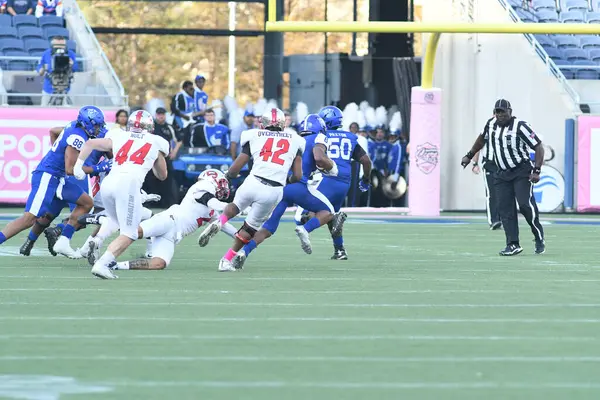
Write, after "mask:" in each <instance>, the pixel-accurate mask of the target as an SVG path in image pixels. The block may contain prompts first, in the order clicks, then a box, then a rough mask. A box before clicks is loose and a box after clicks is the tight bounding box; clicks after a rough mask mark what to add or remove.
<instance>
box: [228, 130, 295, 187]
mask: <svg viewBox="0 0 600 400" xmlns="http://www.w3.org/2000/svg"><path fill="white" fill-rule="evenodd" d="M240 145H241V146H242V151H243V150H244V146H247V147H249V151H250V156H251V157H252V160H253V165H252V170H251V171H250V175H254V176H257V177H260V178H264V179H269V180H272V181H275V182H279V183H281V185H285V181H286V180H287V176H288V173H289V171H290V168H291V167H292V163H293V162H294V159H295V158H296V156H297V155H302V153H303V152H304V147H305V146H306V141H305V140H304V138H302V137H301V136H299V135H297V134H294V133H290V132H279V131H269V130H265V129H249V130H247V131H244V132H242V138H241V140H240Z"/></svg>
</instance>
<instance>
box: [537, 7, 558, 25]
mask: <svg viewBox="0 0 600 400" xmlns="http://www.w3.org/2000/svg"><path fill="white" fill-rule="evenodd" d="M536 15H537V17H538V21H539V22H541V23H548V22H558V15H557V14H556V11H550V10H541V11H539V12H537V14H536Z"/></svg>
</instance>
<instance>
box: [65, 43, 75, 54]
mask: <svg viewBox="0 0 600 400" xmlns="http://www.w3.org/2000/svg"><path fill="white" fill-rule="evenodd" d="M67 49H69V50H73V51H74V52H75V53H77V42H76V41H74V40H67Z"/></svg>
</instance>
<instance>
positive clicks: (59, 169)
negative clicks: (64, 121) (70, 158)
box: [36, 121, 88, 178]
mask: <svg viewBox="0 0 600 400" xmlns="http://www.w3.org/2000/svg"><path fill="white" fill-rule="evenodd" d="M87 139H88V136H87V134H86V133H85V132H84V131H83V129H81V128H80V127H79V126H77V122H76V121H73V122H71V123H69V124H68V125H67V126H65V129H63V131H62V132H61V133H60V135H59V136H58V138H57V139H56V141H55V142H54V144H53V145H52V148H51V149H50V151H49V152H48V153H47V154H46V155H45V156H44V158H43V159H42V161H40V163H39V164H38V166H37V168H36V171H40V172H47V173H49V174H51V175H53V176H56V177H59V178H63V177H64V176H65V151H66V150H67V147H69V146H71V147H73V148H74V149H75V150H77V151H80V150H81V148H82V147H83V144H84V143H85V142H86V140H87Z"/></svg>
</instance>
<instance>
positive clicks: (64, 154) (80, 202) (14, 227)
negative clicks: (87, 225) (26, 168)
mask: <svg viewBox="0 0 600 400" xmlns="http://www.w3.org/2000/svg"><path fill="white" fill-rule="evenodd" d="M103 129H104V114H103V113H102V111H101V110H100V109H99V108H98V107H94V106H85V107H82V108H81V109H80V110H79V113H78V115H77V120H76V121H73V122H71V123H70V124H68V125H67V126H66V127H65V129H63V130H62V132H61V133H60V135H59V136H58V137H57V138H56V140H55V141H54V143H53V145H52V148H51V149H50V151H48V153H47V154H46V155H45V156H44V158H43V159H42V161H41V162H40V163H39V165H38V166H37V168H36V169H35V171H34V172H33V174H32V179H31V193H30V194H29V197H28V199H27V204H26V205H25V212H24V213H23V216H22V217H20V218H17V219H16V220H14V221H12V222H10V223H9V224H8V225H6V226H5V227H4V229H3V230H2V231H1V232H0V244H2V243H4V242H5V241H6V240H7V239H9V238H11V237H13V236H15V235H16V234H18V233H19V232H22V231H24V230H25V229H28V228H31V227H32V226H33V225H34V224H35V222H36V220H38V218H41V219H40V220H39V221H38V222H39V224H40V225H41V226H40V228H41V229H42V230H43V227H44V226H48V225H50V222H51V221H52V220H53V219H54V217H55V216H56V214H55V215H52V214H50V212H51V211H52V212H56V211H55V210H57V209H58V210H59V211H60V209H62V207H60V208H59V203H60V204H64V203H65V202H66V203H74V204H77V207H75V209H74V210H73V212H72V213H71V216H70V218H69V221H68V223H67V225H65V228H64V229H63V231H62V233H61V236H60V238H59V239H58V240H57V241H56V243H55V244H54V246H53V251H54V252H56V253H59V254H63V255H65V256H67V257H69V258H79V255H78V254H77V253H76V252H75V250H73V249H72V248H71V244H70V241H71V237H72V236H73V233H74V232H75V230H76V229H77V228H78V226H79V225H78V223H77V218H78V217H79V216H81V215H83V214H85V213H88V212H89V211H90V210H91V209H92V206H93V201H92V198H91V197H90V196H89V195H88V194H87V193H85V192H84V191H83V189H82V188H81V187H79V186H77V185H75V184H73V183H71V182H67V181H65V177H66V176H67V175H73V171H74V165H75V161H76V159H77V155H78V154H79V151H80V150H81V148H82V147H83V145H84V143H85V142H86V141H87V140H88V139H89V138H94V137H96V136H98V134H100V132H101V131H102V130H103ZM84 161H85V160H84ZM82 165H83V162H82ZM82 173H84V172H83V170H82ZM84 174H85V173H84ZM42 217H43V218H42ZM40 233H41V232H40ZM32 237H33V236H32ZM33 238H35V237H33Z"/></svg>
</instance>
